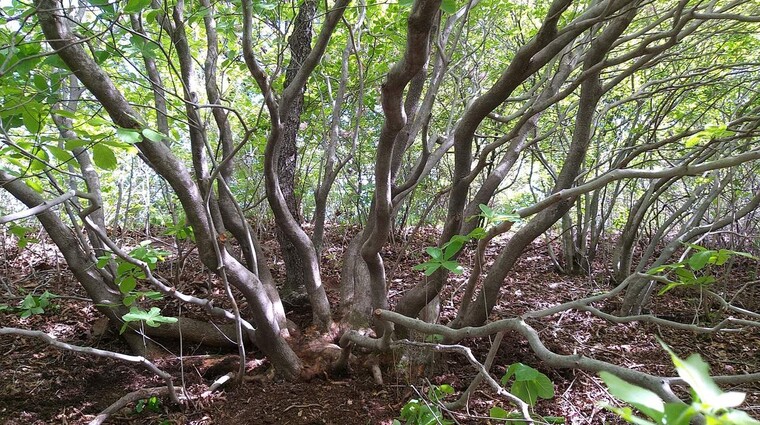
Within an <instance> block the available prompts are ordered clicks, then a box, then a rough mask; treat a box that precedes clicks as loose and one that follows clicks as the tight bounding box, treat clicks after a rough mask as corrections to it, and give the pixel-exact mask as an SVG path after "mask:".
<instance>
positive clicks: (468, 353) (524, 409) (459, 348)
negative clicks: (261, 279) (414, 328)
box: [391, 339, 534, 424]
mask: <svg viewBox="0 0 760 425" xmlns="http://www.w3.org/2000/svg"><path fill="white" fill-rule="evenodd" d="M391 345H409V346H413V347H425V348H429V349H431V350H433V351H441V352H445V351H453V352H456V353H461V354H463V355H464V356H465V358H467V361H468V362H470V364H471V365H473V366H474V367H475V369H477V370H478V372H479V374H480V375H479V376H482V377H483V378H484V379H485V380H486V382H488V385H490V386H491V388H493V390H494V391H496V393H497V394H499V395H501V396H504V397H506V398H507V399H509V401H511V402H512V403H514V404H515V405H516V406H517V407H518V408H520V414H521V415H522V417H523V419H525V421H527V423H528V424H533V423H534V422H533V419H531V417H530V412H529V411H528V404H527V403H525V402H524V401H522V400H521V399H520V398H519V397H517V396H516V395H514V394H512V393H510V392H509V391H507V390H505V389H504V388H503V387H502V386H501V385H499V383H498V382H496V380H495V379H493V377H491V375H490V374H489V373H488V371H487V370H486V368H485V367H483V365H482V364H481V363H480V362H479V361H478V360H477V359H476V358H475V356H474V355H473V354H472V350H470V348H469V347H465V346H464V345H446V344H433V343H429V342H417V341H409V340H407V339H402V340H399V341H394V342H393V343H392V344H391Z"/></svg>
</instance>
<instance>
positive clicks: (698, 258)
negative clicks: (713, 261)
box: [689, 250, 715, 270]
mask: <svg viewBox="0 0 760 425" xmlns="http://www.w3.org/2000/svg"><path fill="white" fill-rule="evenodd" d="M714 254H715V251H713V250H705V251H702V252H698V253H696V254H694V255H692V256H691V257H689V266H690V267H691V268H692V269H693V270H702V269H703V268H704V267H705V266H706V265H707V264H708V263H709V262H710V258H711V257H712V256H713V255H714Z"/></svg>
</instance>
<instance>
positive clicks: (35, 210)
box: [0, 190, 76, 224]
mask: <svg viewBox="0 0 760 425" xmlns="http://www.w3.org/2000/svg"><path fill="white" fill-rule="evenodd" d="M74 195H76V192H75V191H73V190H70V191H68V192H66V193H64V194H63V195H61V196H59V197H57V198H55V199H52V200H50V201H45V202H43V203H42V204H40V205H37V206H36V207H32V208H29V209H26V210H24V211H19V212H17V213H13V214H8V215H4V216H0V224H5V223H10V222H11V221H15V220H20V219H22V218H26V217H31V216H33V215H37V214H39V213H42V212H45V211H47V210H49V209H51V208H53V207H54V206H56V205H59V204H62V203H64V202H66V201H68V200H69V199H70V198H72V197H73V196H74Z"/></svg>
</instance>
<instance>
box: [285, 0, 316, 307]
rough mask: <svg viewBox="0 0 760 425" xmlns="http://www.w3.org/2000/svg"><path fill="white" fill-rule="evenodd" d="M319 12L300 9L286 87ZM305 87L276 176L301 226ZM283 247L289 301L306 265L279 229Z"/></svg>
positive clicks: (288, 119) (307, 48) (306, 6)
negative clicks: (298, 194) (300, 171)
mask: <svg viewBox="0 0 760 425" xmlns="http://www.w3.org/2000/svg"><path fill="white" fill-rule="evenodd" d="M316 12H317V4H316V1H315V0H304V2H303V3H301V6H300V7H299V9H298V15H297V16H296V19H295V22H294V24H293V33H292V34H291V36H290V38H289V39H288V46H289V47H290V62H289V63H288V68H287V71H286V72H285V84H284V86H285V87H286V88H287V87H288V86H289V85H290V84H291V83H292V82H293V79H294V78H295V76H296V74H297V73H298V70H299V69H301V64H302V63H303V61H304V60H305V59H306V57H307V56H308V55H309V53H311V38H312V25H311V24H312V21H313V20H314V15H315V14H316ZM304 92H305V87H304V88H303V89H302V90H300V91H299V92H298V93H297V94H296V96H295V97H294V98H293V102H292V103H291V104H290V108H289V109H288V110H287V111H286V114H285V116H284V117H283V123H282V126H283V128H282V140H281V141H280V143H279V159H278V162H277V175H278V176H279V178H280V189H281V190H282V194H283V196H284V197H285V203H286V204H287V206H288V210H289V211H290V213H291V214H292V215H293V218H295V220H296V221H297V222H298V223H299V224H300V223H301V222H302V220H303V217H301V213H300V211H299V207H298V202H297V199H296V193H295V192H296V190H295V187H296V178H295V174H296V165H297V162H298V147H297V146H296V136H297V135H298V131H299V126H300V125H301V113H302V112H303V97H304ZM275 234H276V235H277V241H278V242H279V244H280V249H281V251H282V258H283V260H284V261H285V284H284V286H283V288H282V293H283V297H285V298H286V299H287V298H289V297H290V296H291V295H292V294H294V293H295V292H296V291H299V290H302V289H303V286H304V264H303V261H302V260H301V256H300V255H299V254H298V250H297V249H296V247H295V246H294V245H293V243H292V242H291V241H290V239H288V237H287V236H286V235H285V233H284V232H283V231H282V230H281V229H280V228H279V226H278V227H277V230H276V232H275Z"/></svg>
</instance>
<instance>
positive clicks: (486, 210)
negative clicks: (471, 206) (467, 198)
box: [478, 204, 494, 218]
mask: <svg viewBox="0 0 760 425" xmlns="http://www.w3.org/2000/svg"><path fill="white" fill-rule="evenodd" d="M478 208H480V211H482V212H483V216H484V217H486V218H490V217H493V216H494V212H493V210H492V209H491V207H489V206H488V205H486V204H480V205H478Z"/></svg>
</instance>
